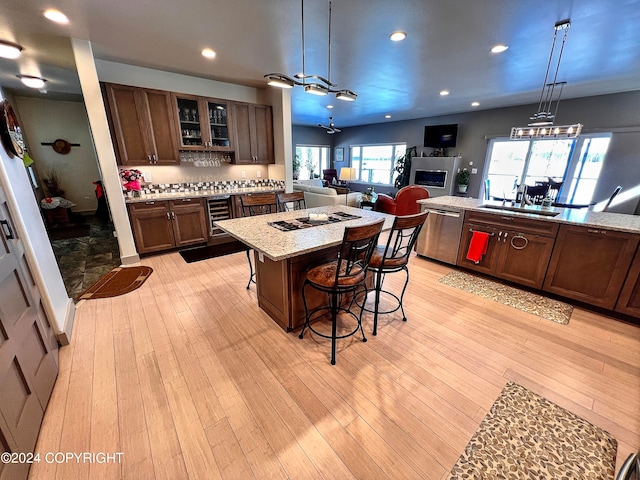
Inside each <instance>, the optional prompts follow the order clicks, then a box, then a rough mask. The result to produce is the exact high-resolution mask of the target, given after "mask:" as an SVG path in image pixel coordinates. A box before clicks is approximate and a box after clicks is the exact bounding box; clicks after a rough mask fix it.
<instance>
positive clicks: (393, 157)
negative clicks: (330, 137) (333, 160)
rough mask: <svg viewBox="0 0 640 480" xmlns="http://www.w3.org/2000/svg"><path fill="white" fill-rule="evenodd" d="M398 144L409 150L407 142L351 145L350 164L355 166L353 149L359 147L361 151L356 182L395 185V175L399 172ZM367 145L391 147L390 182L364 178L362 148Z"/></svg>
mask: <svg viewBox="0 0 640 480" xmlns="http://www.w3.org/2000/svg"><path fill="white" fill-rule="evenodd" d="M398 146H402V147H404V151H405V152H406V151H407V142H390V143H361V144H354V145H349V160H350V166H351V167H354V164H353V159H354V154H353V150H354V148H359V149H360V153H359V155H358V156H357V158H359V165H358V168H357V169H356V175H357V178H356V179H355V180H354V181H355V182H358V183H366V184H369V185H380V186H385V187H393V185H394V181H395V177H396V176H397V172H396V171H395V166H396V160H397V158H398V154H397V150H396V149H397V147H398ZM365 147H391V148H392V150H391V158H390V160H391V169H390V170H389V181H390V183H377V182H369V181H365V180H362V149H363V148H365Z"/></svg>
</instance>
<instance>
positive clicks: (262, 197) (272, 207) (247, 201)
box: [239, 192, 277, 290]
mask: <svg viewBox="0 0 640 480" xmlns="http://www.w3.org/2000/svg"><path fill="white" fill-rule="evenodd" d="M239 197H240V205H241V207H242V216H243V217H255V216H256V215H266V214H268V213H275V212H276V211H277V200H276V194H275V193H274V192H270V193H247V194H245V195H240V196H239ZM250 250H251V249H250V248H249V247H247V250H246V251H247V261H248V262H249V283H247V290H248V289H249V288H250V287H251V283H256V273H255V272H254V271H253V263H251V253H250Z"/></svg>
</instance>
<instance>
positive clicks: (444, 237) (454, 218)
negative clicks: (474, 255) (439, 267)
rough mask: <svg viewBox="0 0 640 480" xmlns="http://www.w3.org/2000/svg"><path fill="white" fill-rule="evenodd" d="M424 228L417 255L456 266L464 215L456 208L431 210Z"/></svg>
mask: <svg viewBox="0 0 640 480" xmlns="http://www.w3.org/2000/svg"><path fill="white" fill-rule="evenodd" d="M422 211H423V212H429V215H428V216H427V220H426V221H425V224H424V227H422V231H421V232H420V235H419V236H418V241H417V242H416V253H417V254H418V255H422V256H424V257H429V258H433V259H435V260H440V261H441V262H446V263H450V264H452V265H456V263H457V259H458V248H459V246H460V235H461V234H462V224H463V222H464V213H463V212H462V211H461V210H459V209H456V208H453V207H448V208H429V207H427V206H426V205H423V206H422Z"/></svg>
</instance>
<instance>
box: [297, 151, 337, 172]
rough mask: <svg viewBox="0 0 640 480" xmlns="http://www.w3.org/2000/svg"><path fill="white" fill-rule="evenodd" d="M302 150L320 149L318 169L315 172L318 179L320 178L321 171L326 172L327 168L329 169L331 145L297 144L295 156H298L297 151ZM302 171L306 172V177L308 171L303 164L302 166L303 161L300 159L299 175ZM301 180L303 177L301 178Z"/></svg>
mask: <svg viewBox="0 0 640 480" xmlns="http://www.w3.org/2000/svg"><path fill="white" fill-rule="evenodd" d="M299 148H300V149H303V148H318V149H320V152H319V153H320V155H319V156H320V165H319V167H320V169H319V171H318V172H317V173H318V178H322V171H323V170H326V169H328V168H331V145H319V144H311V143H297V144H296V146H295V155H297V154H298V149H299ZM303 170H304V171H305V172H307V177H308V176H309V175H308V171H309V170H308V169H307V168H306V166H305V164H304V160H303V159H302V158H300V173H302V172H303ZM314 175H315V170H314ZM301 178H303V177H301Z"/></svg>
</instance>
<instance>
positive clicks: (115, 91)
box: [103, 84, 180, 165]
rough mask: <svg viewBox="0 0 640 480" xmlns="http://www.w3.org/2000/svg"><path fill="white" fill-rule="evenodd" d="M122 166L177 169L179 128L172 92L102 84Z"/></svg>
mask: <svg viewBox="0 0 640 480" xmlns="http://www.w3.org/2000/svg"><path fill="white" fill-rule="evenodd" d="M103 93H104V95H105V97H106V105H107V115H108V119H109V126H110V129H111V135H112V139H113V142H114V145H115V149H116V159H117V161H118V163H119V164H120V165H177V164H179V163H180V157H179V155H178V149H177V144H176V140H175V131H176V126H175V123H174V116H173V110H172V108H171V95H170V94H169V92H164V91H159V90H151V89H145V88H138V87H130V86H126V85H116V84H103Z"/></svg>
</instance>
